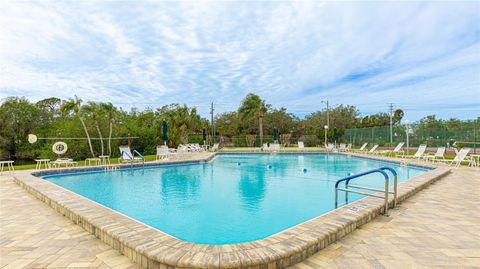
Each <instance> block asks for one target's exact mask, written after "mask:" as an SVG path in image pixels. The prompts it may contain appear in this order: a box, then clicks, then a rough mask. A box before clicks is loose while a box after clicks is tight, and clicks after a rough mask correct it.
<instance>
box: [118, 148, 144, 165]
mask: <svg viewBox="0 0 480 269" xmlns="http://www.w3.org/2000/svg"><path fill="white" fill-rule="evenodd" d="M119 149H120V157H119V158H118V162H119V163H134V162H142V163H144V162H145V158H144V157H143V155H142V154H140V152H138V151H137V150H133V152H132V151H131V150H130V147H125V146H122V147H119ZM134 154H137V155H138V157H135V155H134Z"/></svg>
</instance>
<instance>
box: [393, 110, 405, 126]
mask: <svg viewBox="0 0 480 269" xmlns="http://www.w3.org/2000/svg"><path fill="white" fill-rule="evenodd" d="M403 116H404V113H403V110H401V109H397V110H395V112H393V124H398V123H400V121H401V120H402V118H403Z"/></svg>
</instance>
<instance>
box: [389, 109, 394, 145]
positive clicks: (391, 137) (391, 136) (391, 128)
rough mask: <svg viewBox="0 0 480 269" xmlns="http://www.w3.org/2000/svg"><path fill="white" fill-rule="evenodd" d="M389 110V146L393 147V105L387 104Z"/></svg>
mask: <svg viewBox="0 0 480 269" xmlns="http://www.w3.org/2000/svg"><path fill="white" fill-rule="evenodd" d="M388 108H389V109H390V146H393V103H388Z"/></svg>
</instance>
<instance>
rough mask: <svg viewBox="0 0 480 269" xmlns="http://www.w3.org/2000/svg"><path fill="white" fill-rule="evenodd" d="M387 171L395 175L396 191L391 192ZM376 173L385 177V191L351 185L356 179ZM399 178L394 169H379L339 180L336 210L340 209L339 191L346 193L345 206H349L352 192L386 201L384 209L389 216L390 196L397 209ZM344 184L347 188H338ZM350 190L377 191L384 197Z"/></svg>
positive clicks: (336, 184)
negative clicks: (349, 196) (349, 197)
mask: <svg viewBox="0 0 480 269" xmlns="http://www.w3.org/2000/svg"><path fill="white" fill-rule="evenodd" d="M385 170H388V171H390V172H391V173H392V174H393V189H394V190H393V191H389V187H390V184H389V182H390V179H389V176H388V174H387V173H385ZM374 173H379V174H381V175H383V177H384V180H385V188H384V189H383V190H381V189H376V188H370V187H365V186H360V185H353V184H350V181H351V180H353V179H355V178H359V177H362V176H366V175H370V174H374ZM397 178H398V177H397V172H396V171H395V170H394V169H393V168H390V167H381V168H378V169H373V170H370V171H366V172H363V173H360V174H356V175H351V176H348V177H345V178H342V179H340V180H337V182H336V183H335V208H337V207H338V191H344V192H345V204H348V193H350V192H352V193H357V194H361V195H366V196H371V197H376V198H380V199H384V207H385V209H384V214H385V215H387V213H388V195H389V194H393V207H395V206H396V205H397V191H398V188H397ZM342 182H345V188H339V187H338V186H339V185H340V183H342ZM350 188H354V189H361V190H369V191H376V192H383V194H384V195H382V196H380V195H377V194H374V193H368V192H362V191H357V190H351V189H350Z"/></svg>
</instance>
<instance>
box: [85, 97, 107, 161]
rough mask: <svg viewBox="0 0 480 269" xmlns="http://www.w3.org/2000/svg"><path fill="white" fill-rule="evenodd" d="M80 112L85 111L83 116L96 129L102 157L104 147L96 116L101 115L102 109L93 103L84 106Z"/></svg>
mask: <svg viewBox="0 0 480 269" xmlns="http://www.w3.org/2000/svg"><path fill="white" fill-rule="evenodd" d="M82 110H84V111H85V114H87V115H89V116H90V118H91V119H92V120H93V124H94V125H95V129H97V132H98V137H99V139H100V147H101V152H102V154H101V155H102V156H103V153H104V147H103V135H102V131H101V130H100V125H99V124H98V114H101V113H102V111H101V110H102V107H101V106H100V105H99V104H96V103H94V102H89V103H88V104H87V105H86V106H83V107H82Z"/></svg>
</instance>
